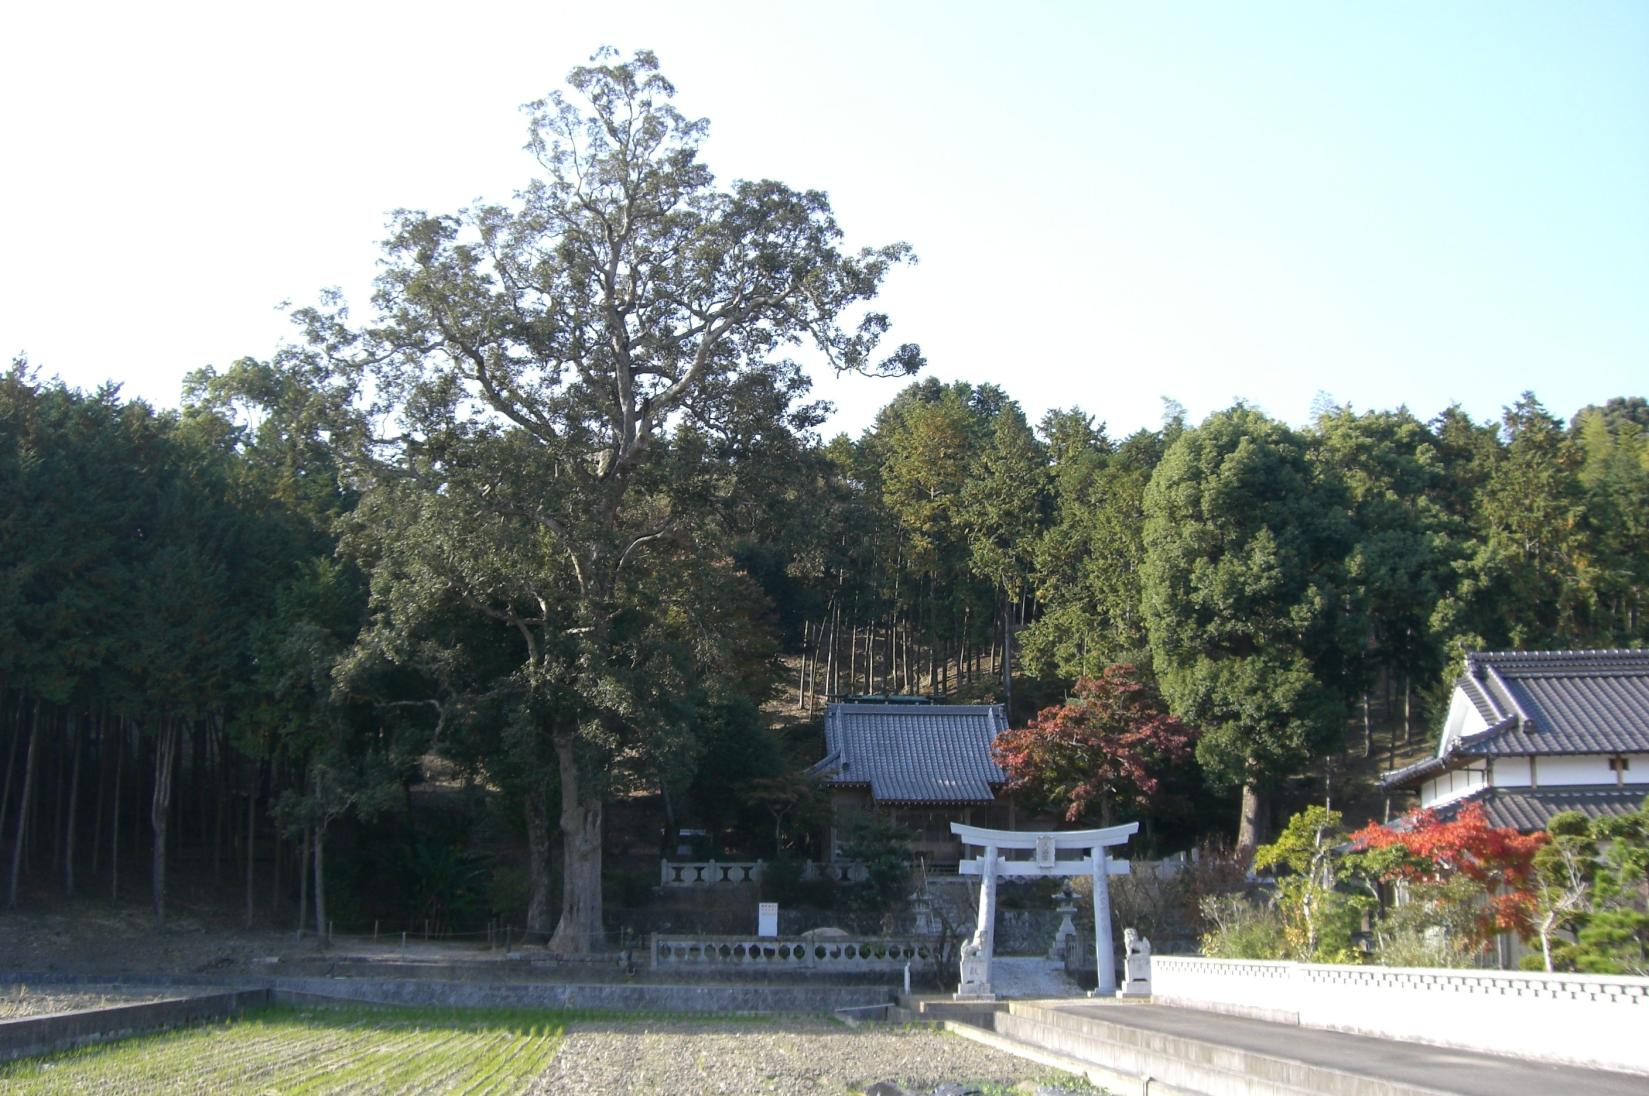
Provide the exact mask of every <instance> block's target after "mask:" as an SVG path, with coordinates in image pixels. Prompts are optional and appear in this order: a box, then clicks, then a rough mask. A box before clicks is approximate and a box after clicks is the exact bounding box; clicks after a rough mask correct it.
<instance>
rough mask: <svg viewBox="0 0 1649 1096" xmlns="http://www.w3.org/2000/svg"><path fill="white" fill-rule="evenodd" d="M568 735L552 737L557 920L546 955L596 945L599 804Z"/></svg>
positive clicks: (598, 932) (598, 924)
mask: <svg viewBox="0 0 1649 1096" xmlns="http://www.w3.org/2000/svg"><path fill="white" fill-rule="evenodd" d="M573 747H574V739H573V734H572V732H570V731H562V732H559V733H557V734H556V736H555V756H556V761H557V762H558V763H559V764H560V767H561V847H562V857H561V861H562V862H561V919H560V920H559V921H557V922H556V926H555V935H554V936H552V937H551V938H550V951H552V952H554V953H556V954H558V955H583V954H587V953H588V952H590V951H592V950H594V949H595V947H596V945H597V944H598V943H600V941H601V800H600V799H599V798H597V797H595V796H592V795H590V794H589V793H588V792H587V791H586V790H585V789H584V786H583V782H582V781H580V780H579V778H578V759H577V757H576V756H575V751H574V748H573Z"/></svg>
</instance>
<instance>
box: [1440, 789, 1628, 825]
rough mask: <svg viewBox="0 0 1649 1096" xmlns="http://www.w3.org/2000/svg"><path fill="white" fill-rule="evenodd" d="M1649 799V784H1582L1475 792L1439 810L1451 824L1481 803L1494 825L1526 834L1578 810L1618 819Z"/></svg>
mask: <svg viewBox="0 0 1649 1096" xmlns="http://www.w3.org/2000/svg"><path fill="white" fill-rule="evenodd" d="M1646 797H1649V784H1635V785H1634V784H1628V785H1626V786H1624V787H1620V786H1616V787H1598V786H1596V785H1579V786H1574V787H1551V788H1505V787H1491V788H1483V789H1480V790H1478V791H1475V792H1472V793H1471V794H1470V795H1466V796H1462V797H1460V798H1459V799H1455V800H1452V801H1450V802H1448V803H1445V804H1443V805H1442V806H1440V807H1438V808H1436V810H1437V815H1438V817H1439V818H1441V819H1442V820H1443V821H1445V822H1448V821H1451V820H1453V819H1454V818H1456V817H1458V816H1459V814H1460V811H1461V810H1462V809H1463V808H1464V807H1465V806H1466V805H1467V804H1469V803H1481V804H1482V805H1483V816H1484V818H1485V819H1487V820H1488V823H1489V825H1491V826H1510V827H1512V828H1513V829H1517V830H1522V831H1523V832H1525V833H1529V832H1532V831H1534V830H1543V829H1545V828H1546V823H1548V822H1549V821H1551V818H1552V815H1554V814H1557V813H1559V812H1561V811H1579V812H1580V813H1581V814H1583V815H1585V816H1586V817H1587V818H1605V817H1610V816H1613V817H1619V816H1621V815H1626V814H1631V813H1632V812H1633V811H1635V810H1637V809H1638V808H1639V807H1641V806H1642V805H1643V801H1644V799H1645V798H1646Z"/></svg>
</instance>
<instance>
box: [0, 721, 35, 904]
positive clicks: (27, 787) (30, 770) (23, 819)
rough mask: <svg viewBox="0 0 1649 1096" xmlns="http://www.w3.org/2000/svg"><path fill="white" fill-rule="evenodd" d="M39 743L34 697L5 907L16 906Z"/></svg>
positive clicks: (24, 755)
mask: <svg viewBox="0 0 1649 1096" xmlns="http://www.w3.org/2000/svg"><path fill="white" fill-rule="evenodd" d="M39 744H40V700H39V699H38V698H36V699H35V702H34V714H33V716H32V717H31V718H30V719H29V745H28V749H26V750H25V751H24V752H23V787H22V790H20V791H19V792H18V793H17V833H16V834H15V835H14V841H13V843H12V847H11V884H10V886H9V887H8V888H7V890H6V908H7V909H10V910H14V909H16V908H17V881H18V878H19V877H20V876H21V875H22V873H23V842H24V841H25V840H26V839H27V838H28V829H29V798H30V796H31V795H32V794H33V792H34V759H35V755H36V753H38V746H39Z"/></svg>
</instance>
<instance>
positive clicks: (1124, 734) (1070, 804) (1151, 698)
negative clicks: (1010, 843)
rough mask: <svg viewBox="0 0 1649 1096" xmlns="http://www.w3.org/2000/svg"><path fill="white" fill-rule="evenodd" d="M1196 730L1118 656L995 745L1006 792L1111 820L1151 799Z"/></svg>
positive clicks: (1077, 817)
mask: <svg viewBox="0 0 1649 1096" xmlns="http://www.w3.org/2000/svg"><path fill="white" fill-rule="evenodd" d="M1195 737H1196V736H1195V734H1194V733H1193V732H1192V731H1191V729H1190V728H1189V727H1186V726H1185V725H1184V724H1183V723H1181V722H1180V721H1179V719H1178V718H1176V717H1175V716H1172V715H1169V714H1168V711H1167V706H1166V705H1165V704H1164V702H1163V699H1162V694H1160V693H1159V692H1157V690H1156V687H1155V686H1153V685H1152V684H1150V683H1149V682H1148V681H1145V680H1142V678H1141V676H1140V673H1139V671H1138V670H1137V669H1136V668H1135V667H1133V666H1131V665H1126V664H1118V665H1112V666H1107V667H1106V668H1105V670H1104V671H1103V672H1102V673H1101V674H1100V676H1099V677H1097V678H1083V679H1082V680H1080V681H1078V682H1077V683H1076V686H1075V688H1074V689H1073V690H1072V698H1071V699H1070V700H1069V701H1067V702H1066V703H1064V704H1060V705H1055V706H1054V707H1051V708H1044V709H1042V711H1040V712H1038V713H1037V716H1036V718H1035V719H1033V720H1031V722H1030V724H1029V725H1028V726H1026V727H1024V728H1021V729H1019V730H1011V731H1005V732H1003V733H1002V734H1001V735H999V736H997V739H996V744H995V745H994V746H993V748H992V749H993V752H994V754H995V757H996V762H997V764H998V765H1001V766H1002V768H1003V770H1005V771H1006V772H1007V774H1008V785H1007V787H1008V790H1009V791H1010V792H1014V793H1017V794H1021V795H1024V796H1026V797H1027V799H1029V800H1032V801H1035V802H1037V803H1038V804H1046V805H1048V806H1049V807H1052V808H1053V809H1055V810H1057V811H1059V812H1060V814H1061V815H1062V816H1063V817H1064V819H1065V821H1067V822H1078V821H1081V820H1083V819H1085V818H1096V817H1097V819H1098V821H1099V822H1100V823H1101V824H1102V825H1109V824H1110V822H1111V820H1112V818H1113V816H1114V815H1115V814H1117V813H1118V812H1121V811H1128V810H1144V809H1146V808H1148V807H1150V806H1151V805H1152V803H1153V802H1154V801H1155V800H1156V798H1157V796H1158V794H1159V789H1160V786H1161V773H1162V772H1163V770H1164V769H1165V768H1167V767H1168V766H1172V765H1179V764H1183V763H1184V762H1186V761H1187V760H1189V759H1190V756H1191V748H1192V744H1193V743H1194V741H1195Z"/></svg>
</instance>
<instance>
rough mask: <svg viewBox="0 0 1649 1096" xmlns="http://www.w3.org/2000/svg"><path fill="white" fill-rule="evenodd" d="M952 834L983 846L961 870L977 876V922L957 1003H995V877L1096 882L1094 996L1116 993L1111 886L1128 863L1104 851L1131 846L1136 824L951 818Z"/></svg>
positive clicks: (964, 959)
mask: <svg viewBox="0 0 1649 1096" xmlns="http://www.w3.org/2000/svg"><path fill="white" fill-rule="evenodd" d="M950 832H951V833H953V834H955V835H956V836H957V837H959V838H961V839H962V843H963V844H964V845H971V846H974V847H976V848H980V849H983V850H984V851H983V852H981V853H980V854H979V855H977V856H975V857H973V858H972V859H967V860H963V861H962V862H961V864H960V865H958V868H957V870H958V871H959V872H960V873H961V874H962V875H977V876H979V921H978V924H977V926H976V927H975V929H974V933H973V936H972V937H971V938H970V939H969V940H968V941H967V942H966V943H964V944H963V945H962V984H961V985H960V986H959V987H957V990H956V999H957V1000H958V1001H994V1000H995V999H996V995H995V994H994V993H993V992H992V991H991V956H992V955H993V954H994V951H995V946H994V935H995V928H994V926H995V925H996V880H997V878H998V877H1014V878H1018V877H1024V876H1040V877H1073V876H1082V875H1086V876H1089V877H1091V878H1092V879H1093V881H1094V955H1095V958H1096V960H1097V962H1098V964H1099V984H1098V986H1097V987H1096V988H1095V989H1094V996H1096V997H1110V996H1112V995H1113V994H1115V993H1116V988H1117V973H1116V958H1115V956H1114V955H1113V954H1112V952H1111V887H1110V878H1111V876H1113V875H1127V874H1128V861H1126V860H1113V859H1111V858H1110V857H1109V856H1108V855H1107V854H1106V851H1105V850H1106V849H1108V848H1112V847H1114V846H1118V845H1124V844H1127V841H1128V838H1129V837H1131V836H1133V835H1134V834H1136V833H1138V832H1139V823H1138V822H1129V823H1127V824H1126V825H1122V826H1111V827H1108V828H1106V829H1103V830H1044V831H1015V830H987V829H982V828H980V827H978V826H964V825H962V823H960V822H952V823H951V825H950ZM1002 849H1016V850H1018V849H1026V850H1030V851H1031V853H1032V856H1031V858H1030V859H1008V858H1005V857H1003V856H1002V855H1001V853H1000V850H1002ZM1061 849H1079V850H1085V851H1086V852H1087V855H1086V856H1083V857H1081V858H1079V859H1076V858H1073V859H1061V858H1060V856H1059V850H1061Z"/></svg>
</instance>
